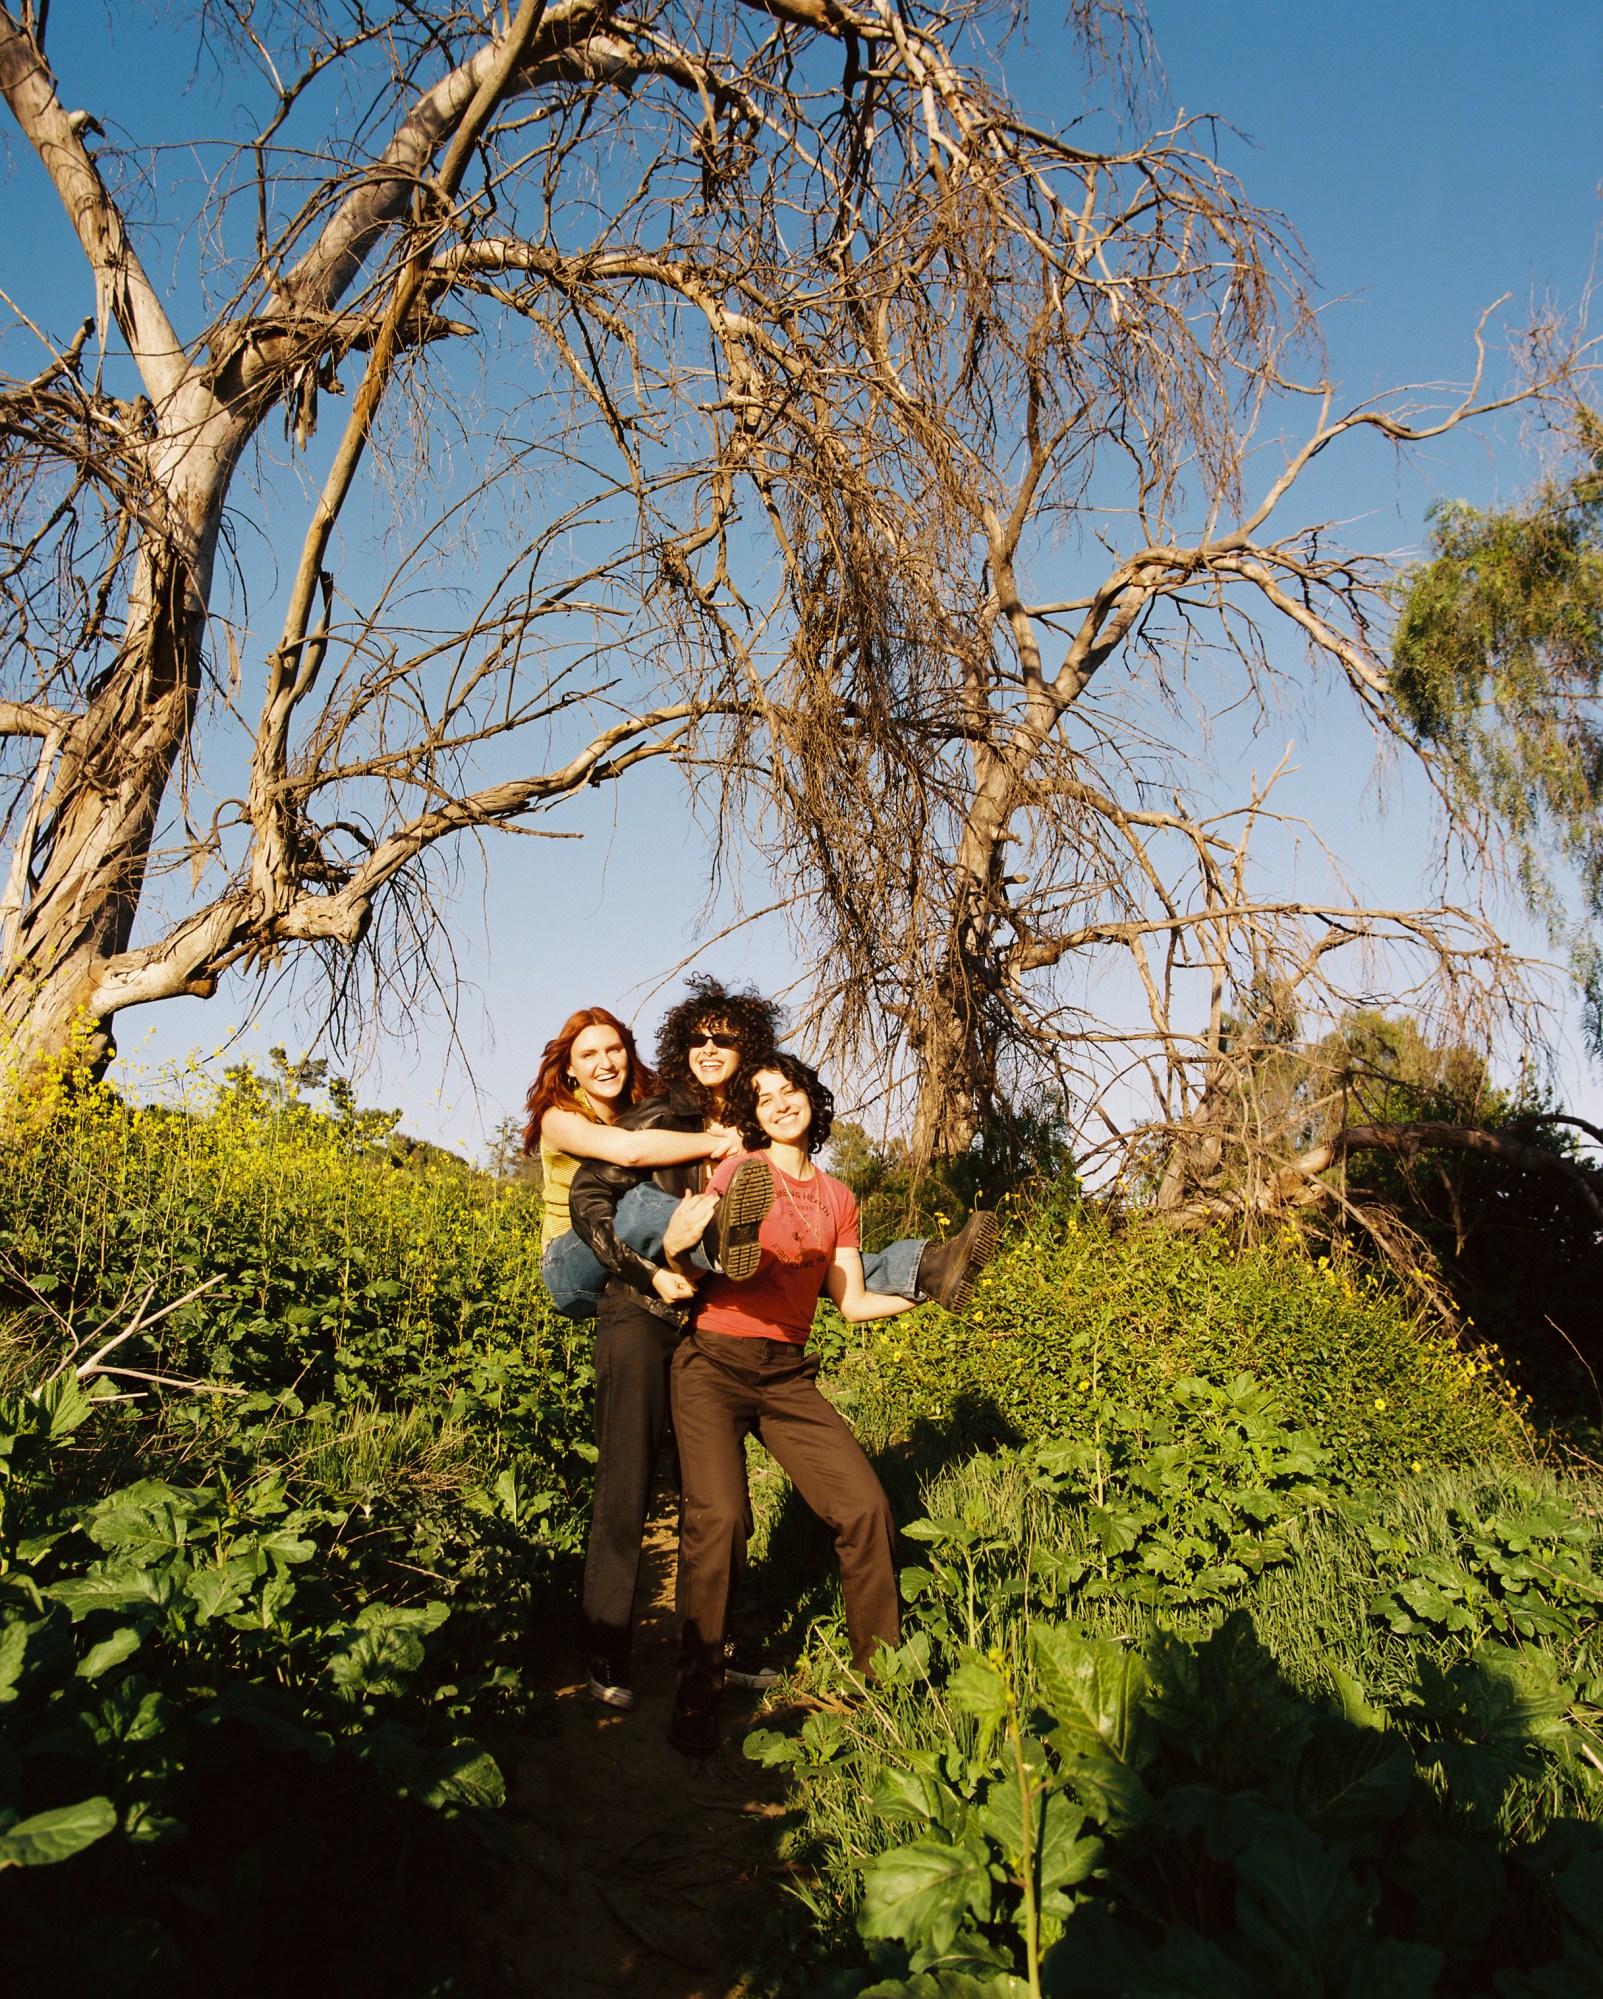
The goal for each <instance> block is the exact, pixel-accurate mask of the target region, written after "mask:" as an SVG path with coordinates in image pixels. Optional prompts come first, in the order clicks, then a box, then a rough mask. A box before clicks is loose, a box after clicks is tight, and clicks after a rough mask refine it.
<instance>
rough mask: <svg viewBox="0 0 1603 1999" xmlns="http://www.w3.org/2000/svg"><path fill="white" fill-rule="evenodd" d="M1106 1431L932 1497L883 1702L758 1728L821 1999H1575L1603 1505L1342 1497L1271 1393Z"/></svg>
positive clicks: (1600, 1715) (1536, 1498) (1208, 1400)
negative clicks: (836, 1968)
mask: <svg viewBox="0 0 1603 1999" xmlns="http://www.w3.org/2000/svg"><path fill="white" fill-rule="evenodd" d="M1087 1427H1088V1434H1087V1435H1086V1436H1085V1437H1084V1438H1083V1439H1077V1440H1075V1441H1073V1442H1050V1441H1047V1442H1037V1443H1033V1444H1025V1445H1021V1446H1018V1447H1014V1448H1011V1449H1005V1450H1002V1451H997V1452H992V1453H988V1454H984V1455H982V1456H979V1457H975V1458H973V1459H970V1460H968V1461H967V1462H965V1463H962V1464H960V1465H956V1466H953V1467H950V1468H948V1469H947V1470H946V1471H945V1472H943V1473H941V1474H938V1475H937V1476H935V1477H934V1478H932V1479H931V1480H930V1482H929V1485H928V1487H927V1495H928V1500H929V1505H930V1511H929V1514H928V1515H927V1517H925V1518H924V1519H922V1520H918V1521H915V1522H914V1523H912V1525H911V1527H910V1528H909V1529H908V1530H907V1531H908V1535H909V1538H910V1540H911V1541H912V1542H913V1543H914V1545H916V1546H917V1547H918V1548H919V1550H920V1552H921V1555H922V1557H923V1559H922V1561H921V1562H920V1563H919V1564H918V1565H916V1566H914V1567H912V1568H910V1569H908V1570H906V1571H904V1573H903V1578H902V1583H903V1592H904V1596H905V1598H906V1601H907V1605H908V1609H907V1620H906V1630H905V1636H904V1643H903V1645H902V1648H901V1650H900V1651H899V1652H897V1653H895V1654H894V1655H891V1654H887V1655H883V1656H882V1660H881V1670H880V1676H879V1681H878V1683H877V1685H875V1686H873V1687H872V1688H870V1689H868V1690H867V1691H866V1693H865V1694H860V1695H858V1696H856V1697H855V1698H854V1699H853V1700H850V1701H848V1702H846V1703H845V1704H844V1705H837V1704H836V1701H835V1696H834V1693H833V1692H832V1691H831V1688H832V1685H833V1686H834V1687H839V1686H841V1685H844V1684H846V1683H845V1682H843V1681H842V1680H841V1679H839V1677H837V1678H836V1679H835V1680H834V1681H833V1683H832V1682H831V1680H830V1678H829V1677H828V1675H827V1673H825V1672H823V1671H821V1670H820V1668H819V1667H818V1666H817V1665H816V1664H815V1666H814V1668H813V1675H814V1677H813V1684H815V1685H818V1686H819V1687H820V1689H821V1691H822V1693H823V1695H824V1698H825V1699H826V1701H828V1702H829V1703H830V1704H829V1705H828V1706H826V1707H825V1708H822V1709H820V1710H819V1711H817V1712H815V1713H813V1714H812V1715H811V1716H810V1718H809V1719H808V1720H807V1721H806V1722H805V1724H804V1725H803V1726H802V1727H801V1728H799V1729H796V1730H794V1731H793V1732H780V1731H775V1730H760V1731H758V1732H756V1733H755V1734H754V1735H752V1736H751V1737H750V1738H748V1744H747V1753H748V1755H752V1756H755V1757H756V1758H758V1759H759V1760H760V1761H763V1762H765V1763H769V1764H772V1765H776V1766H779V1767H784V1768H787V1769H789V1770H790V1771H791V1772H792V1773H793V1776H794V1779H795V1783H796V1787H797V1803H798V1806H799V1809H800V1820H801V1824H800V1828H799V1831H798V1833H797V1835H796V1839H795V1844H794V1850H793V1858H794V1859H795V1861H796V1862H797V1863H798V1864H803V1865H806V1866H808V1867H810V1869H811V1870H812V1875H811V1880H810V1883H808V1884H807V1885H806V1886H805V1888H804V1893H805V1896H806V1899H807V1901H808V1904H809V1906H810V1908H811V1910H812V1912H813V1915H814V1919H815V1922H816V1923H817V1924H818V1926H819V1929H820V1931H821V1933H822V1937H823V1940H824V1942H825V1945H826V1949H827V1950H829V1951H831V1952H832V1953H833V1954H834V1955H835V1956H836V1957H837V1959H838V1958H839V1957H840V1956H841V1955H843V1954H844V1955H848V1956H849V1955H851V1954H852V1953H851V1950H850V1945H849V1937H850V1934H851V1931H852V1930H853V1929H855V1931H856V1932H857V1935H858V1937H859V1938H860V1939H861V1942H860V1943H859V1946H858V1948H859V1950H862V1949H863V1947H864V1946H866V1954H867V1958H868V1962H867V1963H866V1964H862V1960H861V1958H860V1959H859V1963H860V1964H861V1967H862V1968H861V1969H859V1970H857V1971H852V1972H847V1971H844V1970H842V1971H841V1972H839V1973H838V1974H837V1975H836V1977H835V1980H834V1982H833V1983H832V1984H831V1985H830V1986H829V1988H828V1989H829V1990H830V1992H831V1993H834V1994H837V1995H847V1994H855V1993H858V1992H861V1993H864V1994H867V1993H872V1994H874V1995H876V1999H890V1995H907V1999H961V1995H968V1999H982V1995H983V1999H1018V1995H1024V1994H1038V1993H1046V1994H1064V1995H1069V1994H1085V1995H1096V1999H1100V1995H1108V1999H1112V1995H1115V1994H1148V1993H1150V1994H1152V1995H1157V1994H1160V1993H1161V1994H1173V1993H1182V1992H1183V1993H1196V1994H1199V1995H1200V1994H1207V1993H1218V1994H1220V1995H1225V1994H1236V1993H1244V1994H1248V1995H1255V1994H1263V1995H1265V1999H1268V1995H1278V1994H1281V1993H1289V1992H1308V1993H1327V1992H1328V1993H1349V1992H1350V1993H1352V1994H1353V1995H1355V1999H1356V1995H1358V1994H1361V1993H1362V1994H1367V1993H1369V1992H1374V1991H1393V1990H1395V1991H1400V1992H1406V1993H1418V1994H1421V1995H1425V1994H1432V1993H1438V1992H1439V1993H1443V1994H1449V1993H1460V1992H1463V1993H1469V1992H1474V1993H1480V1992H1484V1991H1488V1990H1492V1989H1494V1987H1495V1990H1496V1991H1497V1992H1498V1993H1499V1994H1504V1995H1508V1999H1513V1995H1522V1996H1523V1995H1525V1994H1530V1995H1533V1999H1534V1995H1535V1994H1537V1993H1544V1994H1547V1993H1550V1994H1553V1995H1559V1994H1562V1993H1565V1992H1569V1991H1571V1990H1576V1991H1579V1990H1583V1989H1587V1982H1588V1981H1589V1980H1590V1979H1592V1978H1593V1977H1594V1976H1595V1973H1596V1971H1597V1969H1598V1965H1599V1959H1598V1957H1597V1951H1598V1946H1599V1943H1600V1941H1603V1939H1600V1937H1599V1935H1598V1930H1597V1924H1596V1921H1595V1918H1594V1917H1593V1916H1592V1915H1589V1914H1588V1911H1589V1910H1591V1909H1592V1908H1593V1906H1594V1903H1593V1901H1592V1900H1591V1899H1590V1898H1592V1897H1594V1895H1595V1891H1596V1889H1597V1887H1598V1885H1599V1884H1600V1883H1603V1835H1599V1834H1598V1833H1597V1832H1596V1830H1595V1827H1594V1825H1593V1823H1592V1822H1593V1821H1594V1820H1595V1819H1596V1818H1597V1816H1598V1814H1599V1810H1600V1807H1603V1781H1600V1776H1603V1733H1600V1727H1599V1724H1600V1721H1603V1712H1600V1710H1603V1638H1600V1636H1599V1624H1598V1619H1597V1616H1596V1607H1597V1605H1598V1603H1599V1601H1600V1600H1603V1527H1600V1521H1599V1509H1598V1506H1597V1504H1596V1502H1595V1496H1594V1495H1592V1494H1591V1493H1590V1492H1589V1491H1588V1490H1587V1489H1586V1488H1584V1487H1579V1486H1577V1485H1575V1484H1574V1483H1573V1482H1572V1483H1570V1484H1569V1485H1560V1484H1558V1483H1557V1482H1556V1481H1554V1480H1552V1479H1551V1478H1548V1477H1545V1476H1543V1475H1539V1474H1534V1473H1513V1472H1509V1471H1503V1472H1465V1471H1460V1472H1455V1473H1446V1474H1437V1475H1435V1476H1433V1477H1414V1476H1413V1475H1409V1476H1408V1477H1406V1478H1403V1479H1401V1480H1399V1481H1395V1482H1394V1483H1393V1484H1392V1485H1391V1486H1390V1487H1388V1488H1387V1489H1385V1490H1383V1491H1382V1490H1377V1489H1373V1488H1354V1487H1352V1486H1350V1485H1349V1484H1348V1483H1347V1481H1346V1480H1345V1479H1344V1478H1343V1477H1342V1476H1341V1475H1340V1474H1339V1473H1338V1472H1336V1471H1335V1470H1334V1469H1333V1468H1332V1467H1331V1466H1330V1465H1329V1464H1328V1463H1327V1462H1325V1461H1324V1459H1323V1457H1322V1455H1321V1453H1320V1452H1319V1451H1318V1449H1317V1447H1316V1446H1314V1445H1313V1444H1312V1443H1311V1441H1310V1440H1309V1438H1308V1436H1307V1435H1306V1433H1302V1432H1300V1431H1297V1430H1295V1429H1293V1428H1291V1427H1290V1426H1289V1425H1288V1424H1287V1422H1286V1421H1285V1420H1284V1419H1283V1418H1282V1417H1281V1416H1280V1414H1279V1412H1278V1411H1277V1409H1276V1407H1275V1404H1274V1401H1273V1399H1272V1398H1271V1397H1269V1396H1268V1395H1267V1394H1266V1393H1265V1392H1264V1391H1263V1389H1262V1388H1261V1387H1260V1386H1259V1385H1257V1384H1255V1383H1254V1382H1252V1381H1251V1380H1250V1379H1238V1380H1237V1381H1236V1382H1234V1383H1233V1384H1232V1385H1231V1386H1230V1387H1228V1388H1220V1387H1213V1386H1210V1385H1208V1384H1206V1383H1204V1382H1201V1381H1187V1382H1183V1383H1181V1384H1180V1385H1179V1388H1178V1392H1177V1393H1175V1394H1173V1395H1172V1396H1171V1397H1170V1398H1169V1401H1168V1406H1167V1407H1166V1408H1165V1409H1164V1410H1163V1411H1162V1412H1161V1413H1153V1412H1150V1411H1149V1412H1145V1413H1143V1412H1142V1411H1141V1410H1140V1409H1139V1408H1138V1407H1135V1406H1129V1405H1117V1404H1109V1403H1108V1402H1107V1401H1105V1400H1101V1401H1098V1402H1097V1403H1096V1404H1095V1405H1094V1406H1093V1417H1092V1421H1091V1422H1090V1423H1089V1424H1088V1426H1087ZM1458 1576H1462V1577H1463V1578H1464V1583H1463V1584H1462V1586H1460V1587H1459V1588H1458V1591H1457V1594H1456V1595H1455V1594H1454V1593H1453V1592H1452V1590H1450V1589H1449V1587H1448V1586H1447V1581H1445V1580H1444V1578H1445V1579H1448V1580H1450V1579H1452V1578H1454V1577H1458ZM1432 1592H1434V1594H1433V1593H1432ZM1459 1607H1464V1608H1465V1609H1466V1613H1467V1614H1465V1615H1462V1616H1460V1615H1456V1614H1455V1612H1456V1610H1457V1609H1458V1608H1459ZM820 1640H821V1650H822V1655H823V1656H824V1657H827V1656H828V1655H829V1654H830V1653H831V1652H833V1653H834V1654H835V1656H837V1657H838V1656H839V1650H840V1648H839V1647H838V1646H837V1645H835V1644H834V1642H833V1637H832V1633H831V1631H830V1627H829V1626H828V1624H827V1623H826V1625H825V1626H824V1627H823V1628H822V1630H821V1634H820Z"/></svg>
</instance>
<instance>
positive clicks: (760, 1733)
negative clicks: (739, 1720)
mask: <svg viewBox="0 0 1603 1999" xmlns="http://www.w3.org/2000/svg"><path fill="white" fill-rule="evenodd" d="M741 1754H742V1755H743V1756H745V1757H746V1758H747V1760H748V1761H749V1762H752V1763H760V1764H761V1765H762V1766H763V1768H764V1769H765V1770H785V1769H788V1768H789V1767H790V1765H791V1764H792V1763H794V1762H795V1761H796V1759H797V1756H798V1754H799V1751H798V1748H797V1745H796V1742H795V1740H794V1738H793V1737H791V1736H788V1735H781V1734H779V1733H778V1731H777V1730H775V1729H772V1728H754V1729H751V1730H750V1731H748V1733H747V1735H746V1739H745V1741H744V1742H743V1743H742V1744H741Z"/></svg>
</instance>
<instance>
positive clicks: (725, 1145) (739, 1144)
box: [707, 1124, 746, 1161]
mask: <svg viewBox="0 0 1603 1999" xmlns="http://www.w3.org/2000/svg"><path fill="white" fill-rule="evenodd" d="M707 1135H708V1137H709V1138H715V1139H717V1141H718V1143H717V1144H716V1145H715V1146H714V1147H713V1149H712V1151H711V1152H709V1153H708V1154H707V1157H708V1158H709V1159H711V1160H714V1161H716V1160H719V1159H735V1158H738V1157H739V1155H740V1154H741V1153H742V1152H744V1151H745V1149H746V1141H745V1140H744V1139H743V1138H742V1137H741V1135H740V1133H739V1132H738V1131H736V1129H735V1128H734V1126H733V1125H732V1124H710V1125H708V1127H707Z"/></svg>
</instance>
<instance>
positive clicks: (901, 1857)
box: [857, 1840, 992, 1952]
mask: <svg viewBox="0 0 1603 1999" xmlns="http://www.w3.org/2000/svg"><path fill="white" fill-rule="evenodd" d="M991 1887H992V1883H991V1875H990V1869H989V1868H988V1866H987V1865H986V1861H985V1855H984V1853H983V1851H982V1850H980V1849H979V1848H978V1847H977V1846H976V1845H975V1844H974V1843H973V1842H972V1841H968V1840H965V1841H963V1842H962V1843H961V1844H959V1845H956V1846H949V1845H944V1844H936V1843H935V1842H934V1841H933V1840H915V1841H914V1842H913V1844H912V1845H910V1846H898V1847H895V1848H893V1849H892V1850H891V1851H890V1852H889V1853H881V1854H878V1855H876V1856H875V1858H874V1859H873V1860H871V1861H870V1862H869V1863H868V1866H867V1867H866V1868H865V1869H864V1872H863V1899H862V1902H861V1904H860V1906H859V1908H858V1912H857V1927H858V1929H859V1930H860V1931H861V1933H862V1934H863V1935H864V1936H865V1937H899V1938H900V1939H901V1940H902V1942H904V1943H906V1944H907V1945H909V1946H910V1947H916V1946H923V1947H927V1948H929V1949H931V1950H934V1951H937V1952H939V1951H944V1950H947V1949H949V1948H950V1946H951V1943H952V1939H953V1938H954V1937H955V1936H956V1935H957V1932H958V1928H959V1926H960V1925H961V1923H962V1922H963V1919H964V1917H965V1916H969V1915H972V1916H973V1917H974V1918H975V1919H976V1920H977V1921H979V1922H984V1921H986V1920H987V1919H988V1918H989V1916H990V1913H991Z"/></svg>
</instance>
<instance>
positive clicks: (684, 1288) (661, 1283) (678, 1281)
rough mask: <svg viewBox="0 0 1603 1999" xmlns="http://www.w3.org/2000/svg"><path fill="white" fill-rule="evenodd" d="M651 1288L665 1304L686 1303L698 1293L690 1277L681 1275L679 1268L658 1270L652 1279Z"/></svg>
mask: <svg viewBox="0 0 1603 1999" xmlns="http://www.w3.org/2000/svg"><path fill="white" fill-rule="evenodd" d="M651 1288H652V1290H653V1291H655V1292H656V1294H657V1296H658V1297H659V1298H660V1299H661V1300H662V1302H663V1303H664V1304H665V1305H684V1304H688V1303H689V1301H690V1300H691V1299H692V1298H694V1297H695V1295H696V1287H695V1285H694V1284H692V1283H691V1281H690V1279H689V1278H688V1277H681V1276H680V1275H679V1273H678V1271H677V1270H659V1271H656V1272H655V1273H654V1274H653V1276H652V1279H651Z"/></svg>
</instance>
